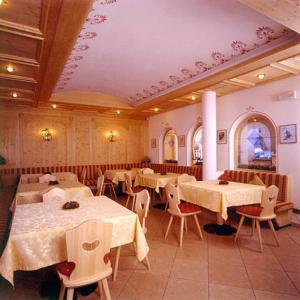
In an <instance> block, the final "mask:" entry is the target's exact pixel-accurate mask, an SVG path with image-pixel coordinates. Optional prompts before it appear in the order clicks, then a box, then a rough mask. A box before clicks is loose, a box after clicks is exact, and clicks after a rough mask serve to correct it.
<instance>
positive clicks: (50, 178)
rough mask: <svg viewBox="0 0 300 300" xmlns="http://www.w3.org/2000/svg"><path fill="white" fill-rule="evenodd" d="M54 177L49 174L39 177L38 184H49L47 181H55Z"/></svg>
mask: <svg viewBox="0 0 300 300" xmlns="http://www.w3.org/2000/svg"><path fill="white" fill-rule="evenodd" d="M55 180H56V177H55V176H54V175H51V174H45V175H42V176H40V177H39V183H44V182H49V181H55Z"/></svg>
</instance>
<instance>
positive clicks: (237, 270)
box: [209, 262, 251, 288]
mask: <svg viewBox="0 0 300 300" xmlns="http://www.w3.org/2000/svg"><path fill="white" fill-rule="evenodd" d="M209 283H211V284H221V285H228V286H235V287H241V288H250V287H251V286H250V282H249V279H248V276H247V273H246V269H245V267H244V266H243V267H239V266H235V265H229V264H226V263H214V262H210V263H209Z"/></svg>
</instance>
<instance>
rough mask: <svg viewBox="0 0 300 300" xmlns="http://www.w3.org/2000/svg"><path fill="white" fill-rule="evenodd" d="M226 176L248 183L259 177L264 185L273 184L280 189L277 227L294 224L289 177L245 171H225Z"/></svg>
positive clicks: (276, 212)
mask: <svg viewBox="0 0 300 300" xmlns="http://www.w3.org/2000/svg"><path fill="white" fill-rule="evenodd" d="M224 174H225V175H228V176H229V177H230V178H232V179H233V180H234V181H236V182H242V183H247V182H249V181H250V180H252V179H253V178H254V175H257V176H258V177H259V178H260V179H261V180H262V181H263V182H264V184H265V185H266V186H267V187H268V186H270V185H272V184H274V185H276V186H277V187H278V188H279V191H278V198H277V204H276V206H275V214H276V219H275V222H276V225H277V226H278V227H282V226H285V225H289V224H291V222H292V211H293V208H294V205H293V203H292V202H290V201H289V200H288V176H287V175H281V174H278V173H268V172H253V171H244V170H225V171H224Z"/></svg>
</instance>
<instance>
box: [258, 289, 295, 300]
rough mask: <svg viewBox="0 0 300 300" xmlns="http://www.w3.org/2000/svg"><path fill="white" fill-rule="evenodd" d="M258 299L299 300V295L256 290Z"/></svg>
mask: <svg viewBox="0 0 300 300" xmlns="http://www.w3.org/2000/svg"><path fill="white" fill-rule="evenodd" d="M254 294H255V297H256V299H257V300H297V299H298V300H299V296H293V295H287V294H276V293H272V292H266V291H258V290H254Z"/></svg>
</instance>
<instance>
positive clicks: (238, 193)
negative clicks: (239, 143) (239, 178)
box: [178, 180, 266, 225]
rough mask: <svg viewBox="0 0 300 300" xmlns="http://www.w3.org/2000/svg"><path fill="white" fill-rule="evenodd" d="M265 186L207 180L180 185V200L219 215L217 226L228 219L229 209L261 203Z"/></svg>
mask: <svg viewBox="0 0 300 300" xmlns="http://www.w3.org/2000/svg"><path fill="white" fill-rule="evenodd" d="M265 188H266V187H265V186H262V185H254V184H248V183H240V182H233V181H228V183H227V184H222V182H221V184H220V180H206V181H195V182H185V183H180V184H179V186H178V190H179V196H180V199H182V200H184V201H186V202H189V203H193V204H196V205H198V206H201V207H204V208H206V209H208V210H211V211H213V212H216V213H217V224H219V225H222V224H223V223H224V220H225V221H226V220H227V218H228V214H227V208H228V207H232V206H241V205H249V204H259V203H261V198H262V192H263V191H264V190H265Z"/></svg>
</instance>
